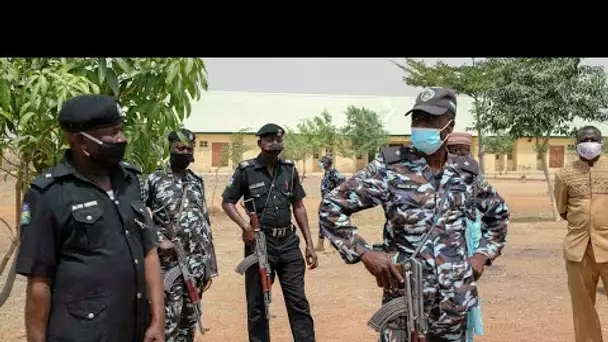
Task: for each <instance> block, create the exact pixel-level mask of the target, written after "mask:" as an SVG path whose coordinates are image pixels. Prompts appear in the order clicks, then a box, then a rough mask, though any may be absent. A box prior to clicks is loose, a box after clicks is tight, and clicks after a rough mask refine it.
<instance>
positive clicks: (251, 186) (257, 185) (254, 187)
mask: <svg viewBox="0 0 608 342" xmlns="http://www.w3.org/2000/svg"><path fill="white" fill-rule="evenodd" d="M263 186H264V182H259V183H255V184H251V185H250V186H249V190H253V189H257V188H261V187H263Z"/></svg>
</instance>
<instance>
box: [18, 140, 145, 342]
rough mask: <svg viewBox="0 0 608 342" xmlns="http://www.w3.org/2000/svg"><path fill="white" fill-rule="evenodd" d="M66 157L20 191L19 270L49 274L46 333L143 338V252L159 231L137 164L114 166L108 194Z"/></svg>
mask: <svg viewBox="0 0 608 342" xmlns="http://www.w3.org/2000/svg"><path fill="white" fill-rule="evenodd" d="M70 157H71V154H70V152H69V151H68V152H66V154H65V156H64V159H63V160H62V161H61V163H59V164H58V165H56V166H55V167H53V168H51V169H50V170H48V171H46V172H43V173H42V174H40V175H39V176H38V177H37V178H36V179H35V180H34V182H33V183H32V185H31V188H30V190H29V191H28V192H27V194H26V196H25V199H24V202H23V214H22V215H21V247H20V249H19V255H18V259H17V273H19V274H21V275H24V276H40V277H48V278H50V279H51V293H52V295H51V298H52V299H51V311H50V314H49V326H48V341H57V340H60V341H81V340H82V338H83V337H84V336H86V337H87V341H89V340H90V341H108V342H109V341H111V342H122V341H124V342H132V341H141V340H142V339H143V333H144V332H145V329H146V328H147V324H148V318H149V303H148V301H147V296H146V284H145V277H144V258H145V255H146V254H147V253H148V252H149V251H150V250H151V249H152V248H154V247H155V244H156V235H155V233H154V231H152V228H148V227H152V224H151V219H150V216H149V214H148V212H147V210H146V207H145V205H144V203H143V202H142V200H141V195H140V186H139V180H138V175H139V173H140V171H139V170H138V169H137V168H134V167H132V166H130V165H128V164H126V163H120V165H118V166H116V167H114V168H113V169H112V170H111V175H110V177H111V181H112V194H111V195H112V197H113V198H111V196H110V194H108V193H106V191H104V190H103V189H101V188H99V187H98V186H97V185H95V184H94V183H92V182H91V181H90V180H89V179H87V178H85V177H84V176H82V175H81V174H79V173H78V171H76V169H75V168H74V167H73V166H72V165H71V164H70V159H71V158H70ZM136 336H137V337H136Z"/></svg>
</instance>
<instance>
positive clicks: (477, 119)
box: [393, 58, 494, 170]
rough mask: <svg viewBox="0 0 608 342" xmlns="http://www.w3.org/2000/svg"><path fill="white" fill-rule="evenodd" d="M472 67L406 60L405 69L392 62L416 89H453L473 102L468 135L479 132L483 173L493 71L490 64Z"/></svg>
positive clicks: (401, 65) (484, 62)
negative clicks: (487, 94)
mask: <svg viewBox="0 0 608 342" xmlns="http://www.w3.org/2000/svg"><path fill="white" fill-rule="evenodd" d="M473 62H474V63H473V65H461V66H451V65H448V64H445V63H443V62H441V61H439V62H438V63H437V64H435V65H434V66H427V65H426V64H425V63H424V62H423V61H416V60H413V59H410V58H406V60H405V65H403V64H399V63H396V62H393V63H394V64H395V65H396V66H397V67H399V69H401V70H402V71H403V72H404V73H405V76H403V81H404V82H405V83H406V84H408V85H410V86H414V87H444V88H451V89H454V90H455V91H456V92H457V93H460V94H465V95H467V96H469V97H471V98H472V99H473V100H474V106H473V113H472V114H473V118H474V122H473V127H467V128H466V129H467V131H473V130H474V131H476V132H477V136H478V142H479V162H480V166H481V168H482V170H483V168H484V163H483V155H484V151H485V143H484V138H483V135H484V133H488V131H489V129H488V125H486V124H485V122H486V120H485V117H486V116H487V115H488V111H489V109H490V101H489V100H488V98H487V96H486V92H487V91H488V90H489V89H490V88H491V87H492V84H493V79H494V68H493V67H492V65H491V63H489V62H486V61H482V62H477V63H475V61H474V59H473Z"/></svg>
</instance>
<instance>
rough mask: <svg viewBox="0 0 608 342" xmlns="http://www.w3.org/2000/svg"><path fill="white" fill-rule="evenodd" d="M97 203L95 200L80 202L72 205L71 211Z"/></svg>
mask: <svg viewBox="0 0 608 342" xmlns="http://www.w3.org/2000/svg"><path fill="white" fill-rule="evenodd" d="M96 205H97V201H90V202H85V203H80V204H74V205H73V206H72V211H76V210H80V209H84V208H90V207H94V206H96Z"/></svg>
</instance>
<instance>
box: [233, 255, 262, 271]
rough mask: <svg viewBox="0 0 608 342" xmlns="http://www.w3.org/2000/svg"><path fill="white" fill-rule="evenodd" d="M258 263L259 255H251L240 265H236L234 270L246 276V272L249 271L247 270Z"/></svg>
mask: <svg viewBox="0 0 608 342" xmlns="http://www.w3.org/2000/svg"><path fill="white" fill-rule="evenodd" d="M257 263H258V256H257V254H255V253H254V254H251V255H249V256H248V257H246V258H245V259H243V260H242V261H241V262H240V263H239V264H238V265H236V268H235V269H234V271H235V272H236V273H238V274H240V275H243V274H245V272H246V271H247V269H249V267H251V266H253V265H255V264H257Z"/></svg>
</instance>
